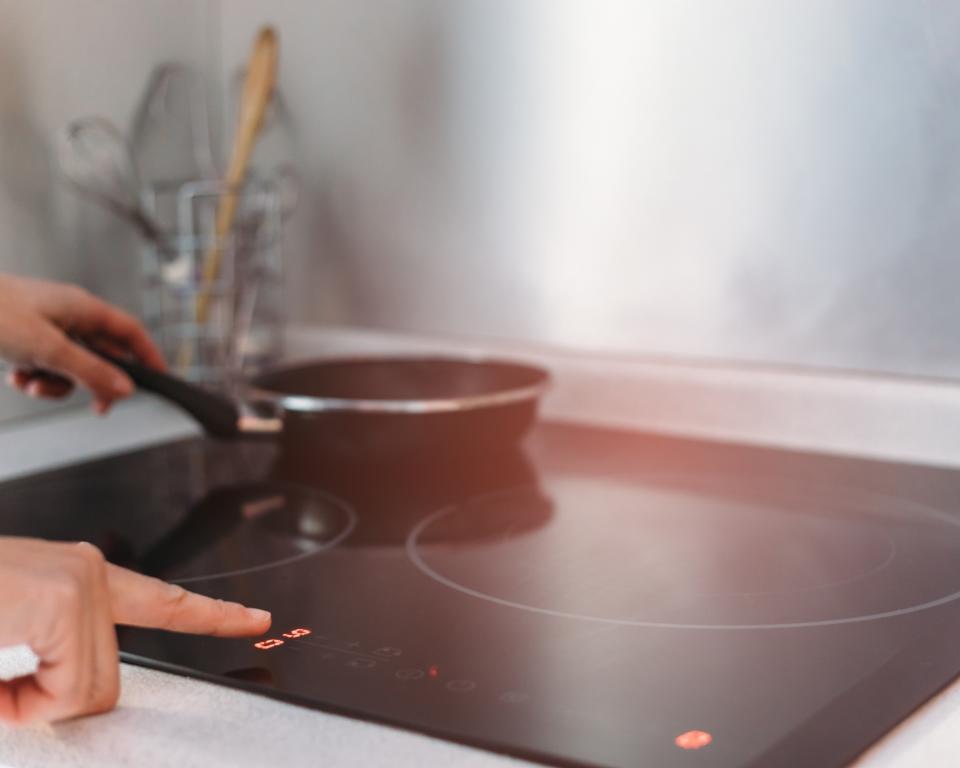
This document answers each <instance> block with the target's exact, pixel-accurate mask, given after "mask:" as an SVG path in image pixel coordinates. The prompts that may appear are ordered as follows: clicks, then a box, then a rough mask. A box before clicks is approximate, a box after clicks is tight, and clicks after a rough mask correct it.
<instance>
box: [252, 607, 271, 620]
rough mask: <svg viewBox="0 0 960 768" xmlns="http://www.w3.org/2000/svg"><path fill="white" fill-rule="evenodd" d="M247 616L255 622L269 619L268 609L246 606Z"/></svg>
mask: <svg viewBox="0 0 960 768" xmlns="http://www.w3.org/2000/svg"><path fill="white" fill-rule="evenodd" d="M247 616H249V617H250V618H251V619H252V620H253V621H256V622H269V621H271V616H270V611H261V610H260V609H259V608H247Z"/></svg>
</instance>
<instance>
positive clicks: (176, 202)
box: [142, 180, 285, 391]
mask: <svg viewBox="0 0 960 768" xmlns="http://www.w3.org/2000/svg"><path fill="white" fill-rule="evenodd" d="M229 191H230V190H229V188H228V187H227V186H226V185H225V184H224V183H223V182H221V181H209V180H200V181H188V182H185V183H172V184H156V185H153V186H150V187H147V188H145V189H144V190H143V192H142V203H143V208H144V210H145V211H147V212H148V213H149V214H151V216H152V217H153V218H154V220H156V221H158V222H160V223H161V225H162V226H163V228H164V237H163V239H162V240H161V241H160V242H158V243H150V244H148V245H147V246H145V248H144V250H143V315H144V319H145V321H146V324H147V327H148V328H149V329H150V330H151V332H152V333H153V334H154V336H155V338H156V339H157V340H158V342H159V344H160V346H161V348H162V350H163V352H164V354H165V355H166V356H167V359H168V360H169V361H170V362H171V363H173V362H174V361H175V360H176V359H177V357H178V351H179V350H182V349H183V348H184V347H185V345H186V347H187V348H189V349H190V351H191V354H190V355H189V365H188V366H187V367H186V368H185V369H183V370H178V371H177V373H178V374H179V375H181V376H183V377H185V378H186V379H188V380H190V381H195V382H198V383H201V384H204V385H209V386H211V387H213V388H218V389H225V390H228V391H232V390H235V389H236V388H237V386H238V384H239V382H240V380H241V379H242V377H244V376H246V375H250V374H252V373H256V372H257V371H258V370H260V369H262V368H264V367H266V366H268V365H270V364H271V363H273V362H275V361H276V360H277V359H278V358H279V357H280V355H281V353H282V348H281V347H282V341H283V326H284V322H285V313H284V306H283V269H282V266H283V265H282V248H281V244H282V234H283V215H282V214H283V212H282V208H281V195H280V192H279V190H278V188H277V185H276V184H275V183H273V182H271V181H268V180H256V181H251V182H248V183H247V184H246V185H244V187H243V188H242V189H240V190H238V191H237V192H236V193H235V195H236V197H237V203H238V213H237V217H236V220H235V223H234V226H233V228H232V230H231V231H230V233H229V235H228V236H227V237H226V238H223V239H222V240H219V241H218V238H217V236H216V216H217V209H218V207H219V205H220V203H221V200H222V199H223V198H224V196H225V195H226V194H227V193H228V192H229ZM212 247H217V248H220V249H222V254H221V266H220V270H219V273H218V275H217V279H216V280H215V281H214V283H213V284H212V285H207V284H205V283H204V282H203V279H202V274H203V261H204V258H205V256H206V254H207V253H208V251H209V250H210V249H211V248H212ZM208 288H209V289H210V290H209V294H210V303H209V313H208V316H207V318H206V321H205V322H202V323H201V322H198V320H197V302H198V297H199V296H200V295H201V293H202V292H204V291H206V290H207V289H208Z"/></svg>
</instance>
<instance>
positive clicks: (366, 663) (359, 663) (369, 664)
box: [347, 659, 377, 669]
mask: <svg viewBox="0 0 960 768" xmlns="http://www.w3.org/2000/svg"><path fill="white" fill-rule="evenodd" d="M347 666H348V667H353V668H354V669H373V668H374V667H375V666H377V662H375V661H374V660H373V659H350V661H348V662H347Z"/></svg>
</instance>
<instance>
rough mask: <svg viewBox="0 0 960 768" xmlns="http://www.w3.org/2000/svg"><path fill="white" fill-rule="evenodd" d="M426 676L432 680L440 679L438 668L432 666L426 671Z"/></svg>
mask: <svg viewBox="0 0 960 768" xmlns="http://www.w3.org/2000/svg"><path fill="white" fill-rule="evenodd" d="M427 674H428V675H430V677H433V678H436V677H440V668H439V667H437V666H436V665H434V666H432V667H430V669H428V670H427Z"/></svg>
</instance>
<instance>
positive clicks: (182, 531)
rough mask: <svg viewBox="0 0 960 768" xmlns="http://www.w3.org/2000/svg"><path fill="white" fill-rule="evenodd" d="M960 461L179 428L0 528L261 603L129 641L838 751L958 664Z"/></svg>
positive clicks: (9, 500) (592, 742)
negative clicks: (243, 627) (263, 629)
mask: <svg viewBox="0 0 960 768" xmlns="http://www.w3.org/2000/svg"><path fill="white" fill-rule="evenodd" d="M958 500H960V474H958V473H956V472H952V471H947V470H938V469H931V468H924V467H918V466H906V465H896V464H887V463H878V462H867V461H859V460H849V459H838V458H828V457H823V456H815V455H808V454H800V453H789V452H782V451H775V450H762V449H755V448H743V447H734V446H729V445H719V444H707V443H697V442H690V441H682V440H674V439H667V438H663V437H654V436H644V435H639V434H631V433H624V432H615V431H604V430H599V429H588V428H583V427H574V426H569V425H561V424H542V425H540V426H539V427H537V429H536V430H535V431H534V433H533V435H532V436H531V438H530V439H529V440H528V441H527V442H526V444H525V445H524V446H523V447H521V448H517V449H515V450H514V449H511V450H508V451H504V452H502V453H499V454H497V455H490V454H486V455H478V454H471V453H470V452H469V451H464V450H461V449H459V448H458V449H456V450H450V451H448V452H446V453H445V454H443V455H436V454H433V455H426V454H424V455H417V454H415V453H414V454H413V455H404V456H403V457H394V458H393V459H386V458H381V459H379V460H377V461H370V462H362V463H345V462H344V461H343V460H337V459H335V458H331V457H326V456H323V455H319V454H318V455H302V454H301V455H285V454H284V453H282V452H281V451H280V450H279V449H278V448H275V447H272V446H269V445H265V444H240V443H235V444H230V443H217V442H213V441H209V440H205V439H201V438H191V439H188V440H184V441H179V442H174V443H169V444H165V445H159V446H156V447H151V448H147V449H145V450H141V451H138V452H135V453H129V454H125V455H120V456H116V457H112V458H107V459H103V460H99V461H95V462H92V463H88V464H80V465H74V466H71V467H67V468H63V469H57V470H54V471H51V472H47V473H44V474H40V475H36V476H32V477H27V478H23V479H19V480H15V481H11V482H6V483H3V484H2V486H0V533H2V534H4V535H29V536H40V537H46V538H51V539H62V540H79V539H84V540H88V541H92V542H94V543H95V544H97V545H98V546H100V547H101V549H103V551H104V553H105V554H106V555H107V557H108V558H109V559H110V560H112V561H113V562H116V563H119V564H121V565H125V566H128V567H132V568H135V569H137V570H140V571H142V572H145V573H149V574H153V575H157V576H160V577H162V578H164V579H167V580H170V581H176V582H179V583H181V584H184V585H187V586H189V588H190V589H193V590H195V591H198V592H202V593H204V594H209V595H213V596H216V597H222V598H225V599H229V600H238V601H241V602H244V603H247V604H250V605H254V606H260V607H264V608H268V609H270V610H271V611H273V615H274V625H273V627H272V629H271V631H270V633H269V634H268V635H267V636H264V637H260V638H253V639H249V640H246V639H215V638H206V637H196V636H188V635H177V634H170V633H164V632H159V631H150V630H140V629H130V628H121V629H120V630H119V637H120V647H121V650H122V655H123V657H124V658H125V659H126V660H127V661H129V662H133V663H136V664H143V665H146V666H151V667H157V668H160V669H164V670H168V671H173V672H177V673H181V674H186V675H192V676H196V677H199V678H203V679H207V680H212V681H215V682H218V683H221V684H224V685H229V686H235V687H238V688H243V689H246V690H250V691H255V692H257V693H261V694H264V695H267V696H273V697H276V698H280V699H285V700H288V701H292V702H295V703H298V704H301V705H304V706H309V707H316V708H319V709H323V710H328V711H335V712H340V713H345V714H348V715H351V716H354V717H359V718H364V719H369V720H374V721H380V722H385V723H390V724H393V725H398V726H401V727H406V728H410V729H414V730H418V731H423V732H427V733H430V734H434V735H436V736H439V737H442V738H446V739H451V740H455V741H459V742H464V743H469V744H473V745H477V746H480V747H484V748H487V749H491V750H496V751H500V752H505V753H509V754H513V755H517V756H521V757H526V758H528V759H532V760H537V761H541V762H544V763H548V764H562V765H602V766H617V767H620V766H640V765H643V766H666V767H668V768H669V766H721V767H726V766H765V767H769V766H793V765H803V766H809V765H817V766H840V765H845V764H848V763H849V762H850V761H851V760H853V759H855V758H856V756H857V755H858V754H859V753H860V752H862V751H863V750H864V749H865V748H866V747H868V746H869V745H870V744H871V743H872V742H874V741H875V740H876V739H878V738H879V737H880V736H881V735H882V734H883V733H884V732H886V731H887V730H888V729H890V728H891V727H892V726H894V725H895V724H896V723H897V722H898V721H900V720H902V719H903V718H905V717H906V716H907V715H909V714H910V712H911V711H912V710H913V709H915V708H916V707H917V706H919V705H920V704H921V703H922V702H923V701H924V700H926V699H927V698H929V697H930V696H931V695H933V694H934V693H935V692H937V691H938V689H940V688H942V687H943V686H944V685H946V684H947V683H948V682H949V681H951V680H952V679H953V678H954V676H955V675H956V674H957V673H958V672H960V644H958V643H957V641H956V639H957V637H958V636H960V503H958Z"/></svg>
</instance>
